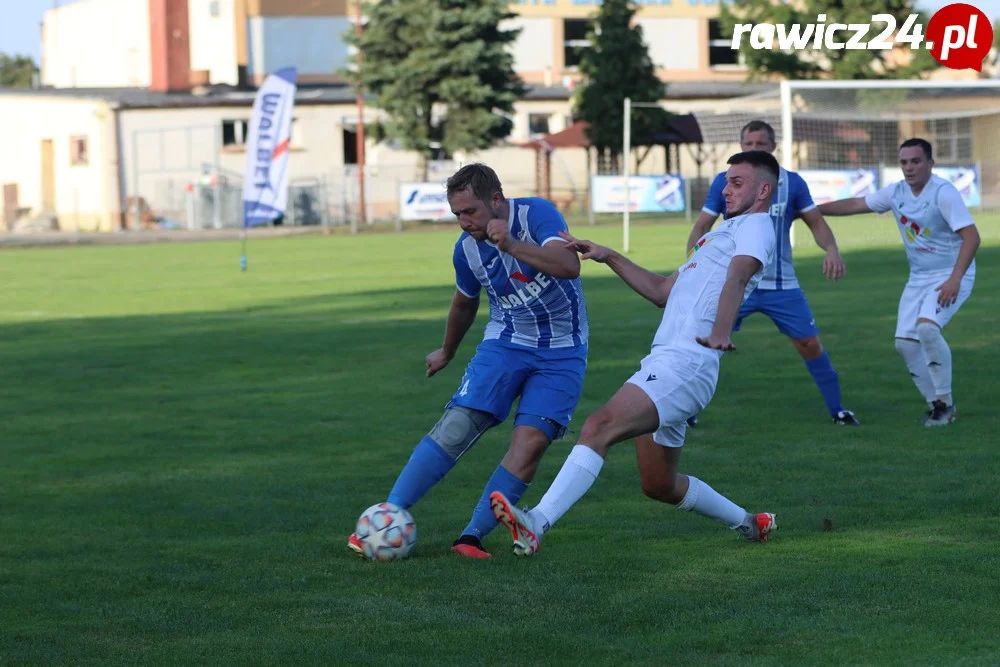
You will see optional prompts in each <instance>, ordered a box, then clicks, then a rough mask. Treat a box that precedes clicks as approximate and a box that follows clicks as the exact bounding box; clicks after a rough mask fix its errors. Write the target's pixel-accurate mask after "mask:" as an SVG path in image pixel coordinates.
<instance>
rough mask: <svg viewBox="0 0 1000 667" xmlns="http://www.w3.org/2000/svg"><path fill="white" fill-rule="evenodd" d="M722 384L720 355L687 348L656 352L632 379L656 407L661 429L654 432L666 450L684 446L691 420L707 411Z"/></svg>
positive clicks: (632, 382)
mask: <svg viewBox="0 0 1000 667" xmlns="http://www.w3.org/2000/svg"><path fill="white" fill-rule="evenodd" d="M718 381H719V355H718V354H717V353H714V352H711V351H709V350H704V351H701V350H692V349H690V348H687V349H685V348H683V347H666V348H656V349H654V350H653V351H652V352H650V353H649V355H647V356H646V358H645V359H643V360H642V362H641V364H640V370H639V371H638V372H637V373H636V374H635V375H633V376H632V377H630V378H629V379H628V382H629V383H631V384H634V385H635V386H637V387H639V388H640V389H642V390H643V391H644V392H646V395H647V396H649V398H650V400H652V401H653V403H654V404H655V405H656V412H657V414H659V417H660V428H659V429H657V431H656V432H655V433H653V441H654V442H656V443H657V444H659V445H663V446H664V447H680V446H682V445H683V444H684V433H685V432H686V430H687V419H688V417H693V416H694V415H697V414H698V413H700V412H701V411H702V410H704V409H705V407H706V406H707V405H708V404H709V402H710V401H711V400H712V396H713V395H714V394H715V386H716V384H717V383H718Z"/></svg>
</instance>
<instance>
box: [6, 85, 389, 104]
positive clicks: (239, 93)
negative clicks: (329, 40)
mask: <svg viewBox="0 0 1000 667" xmlns="http://www.w3.org/2000/svg"><path fill="white" fill-rule="evenodd" d="M4 95H10V96H22V97H23V96H31V97H43V98H44V97H48V98H59V99H77V100H93V101H102V102H108V103H110V104H114V105H116V106H119V107H121V108H123V109H163V108H187V107H220V106H239V107H245V106H251V105H252V104H253V101H254V98H255V97H256V96H257V91H256V90H253V89H239V88H235V87H232V86H211V87H205V88H202V89H200V90H199V89H194V90H193V91H191V92H183V93H161V92H156V91H152V90H149V89H148V88H49V87H44V88H0V96H4ZM366 97H367V98H369V99H370V98H371V96H366ZM354 99H355V94H354V89H353V88H351V87H350V86H347V85H334V86H301V87H299V88H298V89H297V91H296V94H295V104H296V105H302V104H343V103H346V102H353V101H354Z"/></svg>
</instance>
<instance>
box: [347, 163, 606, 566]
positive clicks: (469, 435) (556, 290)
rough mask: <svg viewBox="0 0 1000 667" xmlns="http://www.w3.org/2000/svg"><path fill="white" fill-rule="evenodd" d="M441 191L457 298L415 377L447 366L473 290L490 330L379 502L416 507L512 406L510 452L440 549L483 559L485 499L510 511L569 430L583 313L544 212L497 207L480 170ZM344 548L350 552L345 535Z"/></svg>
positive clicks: (503, 202) (554, 212) (488, 178)
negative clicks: (452, 231) (450, 216)
mask: <svg viewBox="0 0 1000 667" xmlns="http://www.w3.org/2000/svg"><path fill="white" fill-rule="evenodd" d="M447 192H448V203H449V204H450V205H451V210H452V212H453V213H454V214H455V217H456V218H458V224H459V225H460V226H461V228H462V235H461V236H460V237H459V239H458V242H457V243H456V244H455V252H454V256H453V262H454V265H455V278H456V287H457V289H456V290H455V295H454V297H453V298H452V302H451V310H450V311H449V312H448V324H447V328H446V329H445V335H444V343H443V344H442V346H441V348H440V349H438V350H435V351H434V352H431V353H430V354H429V355H427V376H428V377H431V376H432V375H434V374H435V373H437V372H438V371H440V370H441V369H442V368H444V367H445V366H447V365H448V363H449V362H450V361H451V360H452V359H453V358H454V357H455V353H456V352H457V351H458V346H459V344H460V343H461V342H462V339H463V338H464V337H465V334H466V332H467V331H468V330H469V327H471V326H472V323H473V322H474V321H475V319H476V312H477V311H478V309H479V296H480V293H481V292H482V291H483V290H485V291H486V295H487V298H488V299H489V304H490V320H489V323H488V324H487V325H486V331H485V334H484V336H483V341H482V342H481V343H480V344H479V347H478V348H477V349H476V354H475V356H474V357H473V358H472V360H471V361H470V362H469V365H468V367H467V368H466V369H465V375H464V376H463V377H462V380H461V382H460V383H459V387H458V389H457V391H456V392H455V394H454V395H453V396H452V398H451V401H449V403H448V404H447V406H446V407H445V411H444V415H443V416H442V417H441V419H440V420H439V421H438V423H437V424H436V425H435V426H434V428H433V429H431V431H430V432H429V433H428V434H427V435H426V436H424V438H423V439H422V440H421V441H420V442H419V443H418V444H417V446H416V448H415V449H414V450H413V455H412V456H411V457H410V460H409V461H408V462H407V464H406V466H405V467H404V468H403V470H402V472H400V474H399V477H398V478H397V479H396V484H395V485H394V486H393V487H392V491H391V492H390V494H389V498H388V500H389V502H392V503H395V504H397V505H400V506H401V507H404V508H409V507H410V506H412V505H413V504H414V503H416V502H417V501H418V500H420V499H421V498H422V497H423V496H424V495H425V494H426V493H427V492H428V491H429V490H430V489H431V487H432V486H434V484H436V483H437V482H438V481H439V480H440V479H441V478H442V477H444V475H445V474H446V473H447V472H448V471H449V470H451V468H452V467H453V466H454V465H455V463H456V462H457V461H458V459H459V458H460V457H461V456H462V454H464V453H465V452H467V451H468V450H469V448H470V447H472V445H473V444H475V442H476V441H477V440H478V439H479V438H480V436H482V435H483V433H485V432H486V431H487V430H489V429H490V428H492V427H493V426H496V425H497V424H500V423H501V422H503V421H504V420H506V419H507V417H508V415H509V414H510V411H511V408H512V406H513V404H514V401H515V399H517V398H518V397H520V400H519V401H518V405H517V412H516V414H515V416H514V431H513V433H512V435H511V442H510V448H509V449H508V450H507V454H506V455H505V456H504V458H503V460H502V461H501V462H500V465H499V466H497V468H496V470H495V471H494V473H493V476H492V477H490V479H489V481H488V482H487V483H486V488H485V489H484V490H483V495H482V497H481V498H480V500H479V503H478V504H477V505H476V507H475V509H474V510H473V513H472V520H471V521H470V522H469V525H468V526H466V528H465V530H463V531H462V535H461V536H460V537H459V538H458V539H457V540H456V541H455V543H454V545H452V550H453V551H455V552H456V553H459V554H461V555H463V556H468V557H472V558H489V553H487V552H486V551H485V550H484V549H483V545H482V538H483V536H485V535H486V534H487V533H489V532H490V531H491V530H493V528H495V527H496V525H497V520H496V518H495V517H494V516H493V511H492V509H491V508H490V501H489V498H490V494H491V493H493V492H494V491H500V492H502V493H503V494H504V495H505V496H506V497H507V498H509V499H511V502H517V499H519V498H520V497H521V494H523V493H524V491H525V490H526V489H527V488H528V484H529V483H530V482H531V479H532V478H533V477H534V475H535V471H536V470H537V469H538V464H539V462H540V461H541V459H542V456H543V455H544V453H545V450H546V449H547V448H548V446H549V443H550V442H552V441H553V440H555V439H557V438H561V437H562V435H563V433H564V432H565V430H566V427H567V425H568V424H569V422H570V421H571V420H572V419H573V411H574V410H575V409H576V404H577V402H578V401H579V400H580V392H581V391H582V389H583V376H584V373H585V371H586V368H587V337H588V334H589V325H588V323H587V306H586V303H585V302H584V298H583V287H582V285H581V282H580V260H579V258H578V256H577V254H576V251H575V250H573V249H572V248H567V247H566V242H565V241H564V240H563V239H562V238H560V236H559V234H560V232H567V231H568V227H567V226H566V221H565V220H564V219H563V217H562V215H561V214H560V213H559V211H558V209H556V207H555V206H554V205H553V204H552V203H551V202H549V201H546V200H544V199H538V198H534V197H528V198H518V199H507V198H506V197H504V194H503V188H502V186H501V184H500V179H499V178H497V175H496V173H495V172H494V171H493V170H492V169H490V168H489V167H487V166H486V165H483V164H470V165H466V166H464V167H462V168H461V169H459V170H458V172H457V173H455V175H454V176H452V177H451V178H450V179H448V183H447ZM348 547H350V548H351V549H353V550H355V551H359V552H360V543H359V542H358V541H357V537H356V536H354V535H351V539H350V540H349V541H348Z"/></svg>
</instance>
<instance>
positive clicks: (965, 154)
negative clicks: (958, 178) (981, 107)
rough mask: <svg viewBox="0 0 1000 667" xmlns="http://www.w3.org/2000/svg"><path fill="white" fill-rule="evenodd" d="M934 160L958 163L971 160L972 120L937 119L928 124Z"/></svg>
mask: <svg viewBox="0 0 1000 667" xmlns="http://www.w3.org/2000/svg"><path fill="white" fill-rule="evenodd" d="M930 130H931V137H930V139H931V144H932V145H933V147H934V159H935V160H943V161H945V162H959V161H962V160H971V159H972V119H971V118H939V119H937V120H934V121H931V122H930Z"/></svg>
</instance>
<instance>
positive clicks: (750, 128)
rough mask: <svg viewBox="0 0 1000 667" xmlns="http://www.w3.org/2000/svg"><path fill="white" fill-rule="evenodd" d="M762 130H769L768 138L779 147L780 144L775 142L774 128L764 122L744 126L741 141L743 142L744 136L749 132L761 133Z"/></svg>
mask: <svg viewBox="0 0 1000 667" xmlns="http://www.w3.org/2000/svg"><path fill="white" fill-rule="evenodd" d="M761 130H767V138H768V139H770V140H771V143H772V144H774V145H777V144H778V142H777V141H775V140H774V128H773V127H771V125H770V124H769V123H765V122H764V121H762V120H752V121H750V122H749V123H747V124H746V125H744V126H743V129H742V130H740V141H743V135H744V134H746V133H747V132H760V131H761Z"/></svg>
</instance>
